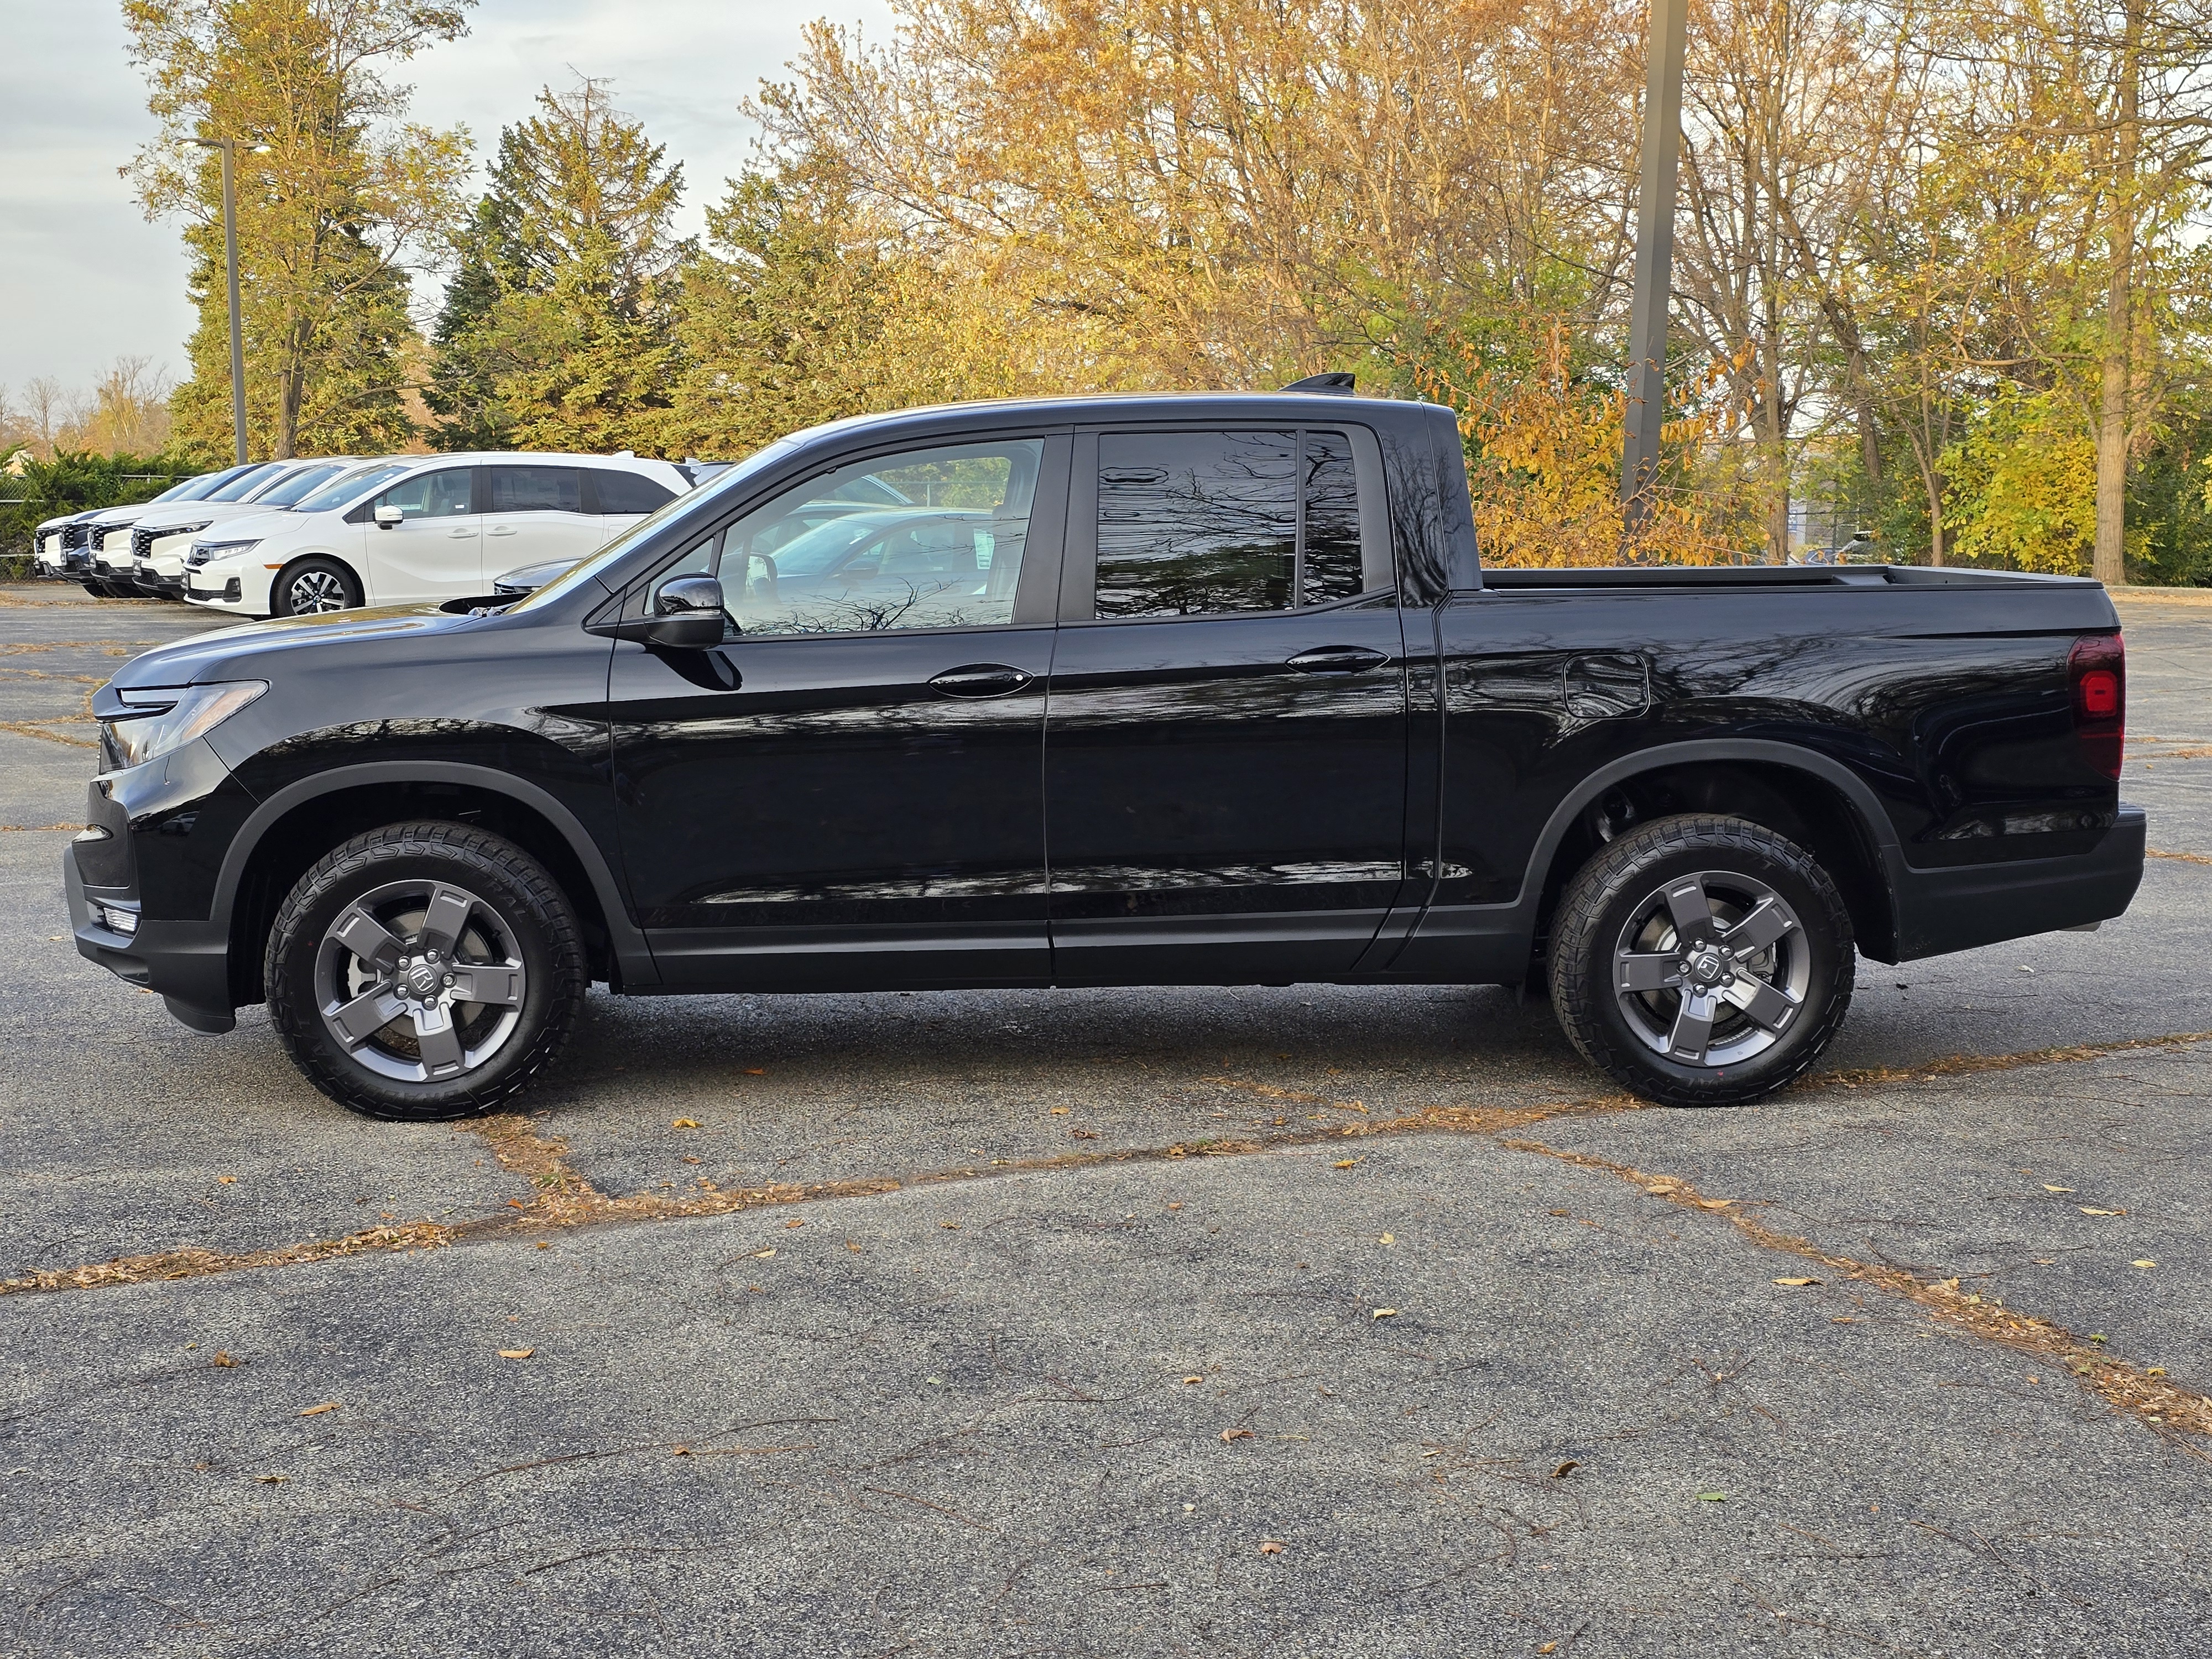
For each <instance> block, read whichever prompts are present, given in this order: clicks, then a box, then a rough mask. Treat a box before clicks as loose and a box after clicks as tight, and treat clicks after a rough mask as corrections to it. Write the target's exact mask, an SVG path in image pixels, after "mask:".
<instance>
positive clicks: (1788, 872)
mask: <svg viewBox="0 0 2212 1659" xmlns="http://www.w3.org/2000/svg"><path fill="white" fill-rule="evenodd" d="M1852 950H1853V947H1852V935H1851V921H1850V913H1849V912H1848V911H1847V910H1846V909H1845V908H1844V902H1843V897H1842V896H1841V895H1840V894H1839V893H1838V892H1837V890H1836V885H1835V883H1834V882H1833V881H1832V880H1830V879H1829V877H1828V873H1827V872H1826V871H1825V870H1823V869H1822V868H1821V867H1820V864H1819V863H1818V862H1817V861H1815V860H1814V858H1813V856H1812V854H1809V853H1808V852H1806V851H1805V849H1804V848H1801V847H1799V846H1797V845H1796V843H1795V842H1791V841H1790V840H1789V839H1787V838H1786V837H1784V836H1779V835H1777V834H1776V833H1775V832H1774V831H1773V830H1771V829H1765V828H1764V827H1763V826H1761V825H1759V824H1755V823H1747V822H1746V821H1745V820H1743V819H1741V818H1729V817H1707V816H1705V815H1703V814H1685V815H1683V816H1680V817H1666V818H1660V819H1657V820H1656V821H1655V822H1653V823H1648V824H1645V825H1644V826H1642V827H1641V828H1639V829H1637V830H1636V831H1635V832H1634V833H1633V834H1631V835H1626V836H1621V837H1620V838H1619V839H1618V840H1616V841H1614V842H1612V843H1611V844H1610V845H1609V846H1607V848H1606V849H1605V850H1604V851H1603V852H1601V853H1600V854H1598V855H1597V856H1596V857H1595V858H1594V859H1592V860H1590V861H1589V863H1588V864H1587V865H1585V866H1583V868H1582V869H1581V870H1580V871H1579V872H1577V873H1576V876H1575V878H1574V879H1573V880H1572V881H1571V882H1570V883H1569V884H1567V890H1566V892H1565V896H1563V897H1562V898H1561V900H1560V903H1559V914H1558V915H1557V917H1556V918H1555V920H1554V923H1553V933H1552V944H1551V961H1550V979H1551V986H1552V1002H1553V1008H1554V1009H1555V1010H1556V1011H1557V1012H1558V1014H1559V1024H1560V1025H1561V1027H1562V1028H1564V1029H1565V1031H1566V1034H1567V1038H1568V1040H1569V1041H1570V1042H1572V1043H1573V1044H1574V1046H1575V1048H1576V1049H1577V1052H1579V1053H1580V1054H1582V1055H1583V1058H1584V1059H1586V1060H1589V1062H1590V1063H1591V1064H1593V1065H1595V1066H1599V1067H1601V1069H1603V1070H1605V1071H1606V1072H1608V1073H1611V1074H1612V1075H1613V1077H1615V1078H1617V1079H1620V1081H1621V1082H1622V1083H1624V1084H1626V1085H1628V1087H1629V1088H1631V1089H1632V1090H1634V1091H1636V1092H1637V1093H1638V1094H1639V1095H1642V1096H1644V1097H1645V1098H1646V1099H1648V1100H1656V1101H1659V1102H1662V1103H1665V1104H1668V1105H1675V1106H1703V1105H1729V1104H1732V1103H1735V1102H1738V1101H1744V1100H1753V1099H1756V1098H1757V1097H1759V1096H1761V1095H1764V1094H1768V1093H1771V1091H1774V1090H1776V1089H1778V1088H1780V1087H1782V1085H1784V1084H1786V1083H1789V1082H1790V1081H1791V1080H1792V1079H1796V1078H1798V1077H1802V1075H1804V1073H1806V1072H1807V1071H1808V1069H1810V1068H1811V1066H1813V1064H1814V1061H1815V1060H1818V1059H1819V1058H1820V1053H1821V1051H1822V1050H1823V1049H1825V1048H1826V1047H1827V1046H1828V1043H1829V1042H1830V1040H1831V1039H1832V1038H1833V1036H1835V1034H1836V1030H1837V1028H1838V1026H1839V1025H1841V1024H1842V1023H1843V1018H1844V1012H1845V1011H1846V1010H1847V1009H1848V1008H1849V1007H1850V1000H1851V984H1852V971H1853V968H1854V966H1855V963H1854V958H1853V954H1852Z"/></svg>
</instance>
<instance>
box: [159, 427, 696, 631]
mask: <svg viewBox="0 0 2212 1659" xmlns="http://www.w3.org/2000/svg"><path fill="white" fill-rule="evenodd" d="M690 487H691V481H690V478H689V477H686V476H685V475H684V471H683V470H682V469H681V468H679V467H678V466H677V465H675V464H673V463H672V462H669V461H660V460H648V459H641V458H640V457H637V456H635V455H555V454H535V453H487V454H475V455H439V456H435V457H433V456H422V457H403V458H398V459H391V460H385V461H377V462H373V463H370V464H368V465H364V466H361V467H356V468H355V469H354V470H353V471H350V472H348V473H346V474H343V476H341V477H338V478H336V479H334V480H332V481H331V483H330V484H329V485H327V486H326V487H325V488H324V489H322V490H320V491H319V492H318V493H316V494H315V495H310V496H308V497H307V498H306V499H305V500H303V501H301V502H299V503H298V504H297V506H296V507H294V508H293V509H292V510H291V511H289V512H285V513H255V514H250V515H248V516H246V517H244V518H240V519H234V520H227V521H226V522H224V523H223V524H222V525H219V526H216V527H215V529H213V530H212V531H210V532H204V533H203V534H201V535H200V536H198V537H196V538H194V539H193V541H192V544H191V549H190V550H189V551H188V552H187V553H186V555H185V598H186V599H190V600H191V602H192V603H193V604H195V605H204V606H206V607H208V608H209V609H210V610H216V611H229V612H231V613H232V614H234V615H237V616H243V617H295V616H307V615H313V614H314V613H317V612H320V611H343V610H349V609H351V608H352V607H354V606H356V605H365V604H368V605H414V604H422V603H429V604H443V603H445V602H447V601H448V600H452V599H471V598H484V597H488V596H489V594H490V592H491V590H492V582H493V580H494V579H495V576H496V574H497V573H499V572H501V571H503V570H507V569H510V568H513V567H514V566H515V565H517V564H520V563H524V562H543V561H546V560H550V559H556V558H559V559H567V560H569V561H571V562H573V561H574V560H577V559H580V558H582V557H583V556H585V555H586V554H587V553H590V552H592V550H594V549H596V548H598V547H599V545H600V544H602V543H604V542H605V541H606V540H607V539H608V538H610V537H611V536H613V535H614V534H616V533H617V532H619V531H622V530H624V529H627V528H628V527H629V526H630V525H632V524H634V523H635V522H636V521H637V520H639V519H641V518H643V517H644V516H645V515H646V514H647V513H650V512H652V511H653V510H654V509H655V508H656V507H661V506H663V505H665V503H666V502H668V501H673V500H674V499H675V498H676V497H677V496H678V495H682V494H683V493H684V492H685V491H686V490H688V489H690Z"/></svg>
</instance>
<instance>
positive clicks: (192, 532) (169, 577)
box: [114, 455, 362, 599]
mask: <svg viewBox="0 0 2212 1659" xmlns="http://www.w3.org/2000/svg"><path fill="white" fill-rule="evenodd" d="M360 465H362V462H361V459H360V458H359V457H357V456H353V455H326V456H321V457H318V458H315V459H307V460H297V461H294V462H292V463H291V464H290V465H289V467H288V469H287V470H286V471H282V472H279V473H276V474H275V475H273V476H272V477H267V478H264V479H263V480H262V481H261V482H260V483H259V484H258V485H257V486H255V488H254V489H253V490H252V493H251V494H250V495H245V496H242V497H240V499H239V500H237V501H223V500H222V499H220V498H219V497H218V496H215V495H210V496H209V497H207V498H206V499H205V500H203V501H183V502H168V503H165V504H163V505H161V506H158V507H148V508H147V510H146V511H145V512H143V513H141V514H140V515H139V519H138V522H137V523H136V524H134V525H132V526H131V544H130V550H129V552H128V554H127V555H125V556H121V557H117V558H115V560H114V562H116V564H117V565H118V568H122V569H123V571H124V575H125V580H131V581H133V582H135V583H136V584H137V588H138V591H139V592H142V593H155V594H159V595H160V596H161V597H162V598H164V599H182V598H184V597H185V554H186V553H187V552H188V551H190V550H191V544H192V538H193V537H195V536H197V535H198V534H199V533H200V532H203V531H206V530H211V529H213V528H214V527H215V526H217V525H219V524H222V523H226V522H227V521H228V520H232V519H242V518H246V517H249V516H251V515H252V514H254V513H267V512H270V511H273V510H275V509H276V508H279V507H297V506H298V505H299V504H300V503H301V501H305V500H307V497H308V496H310V495H313V494H314V493H315V492H316V491H318V490H319V489H323V488H324V487H325V485H327V484H329V483H331V482H333V481H334V480H336V479H337V478H338V477H342V476H343V475H344V474H346V473H348V472H350V471H353V470H354V469H355V468H356V467H358V466H360Z"/></svg>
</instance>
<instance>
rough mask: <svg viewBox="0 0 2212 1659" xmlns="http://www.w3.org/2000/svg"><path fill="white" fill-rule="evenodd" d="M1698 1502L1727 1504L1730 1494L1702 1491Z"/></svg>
mask: <svg viewBox="0 0 2212 1659" xmlns="http://www.w3.org/2000/svg"><path fill="white" fill-rule="evenodd" d="M1698 1502H1699V1503H1700V1504H1725V1503H1727V1502H1728V1494H1727V1493H1726V1492H1699V1494H1698Z"/></svg>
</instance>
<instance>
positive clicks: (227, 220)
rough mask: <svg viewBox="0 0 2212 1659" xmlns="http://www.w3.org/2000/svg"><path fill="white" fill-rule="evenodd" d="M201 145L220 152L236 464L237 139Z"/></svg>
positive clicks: (240, 398) (242, 373)
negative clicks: (233, 161)
mask: <svg viewBox="0 0 2212 1659" xmlns="http://www.w3.org/2000/svg"><path fill="white" fill-rule="evenodd" d="M191 143H195V144H197V145H198V146H199V147H200V148H201V149H216V150H221V151H222V263H223V268H224V271H225V274H226V275H227V276H228V277H229V280H230V431H231V438H232V441H233V442H234V446H235V447H236V449H237V451H238V457H237V459H238V464H239V465H240V466H244V465H246V342H245V339H244V337H243V336H242V335H241V334H240V330H239V320H238V194H237V190H236V187H235V185H234V184H233V183H232V180H231V154H232V152H233V151H234V149H237V141H236V140H234V139H230V138H194V139H192V140H191Z"/></svg>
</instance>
